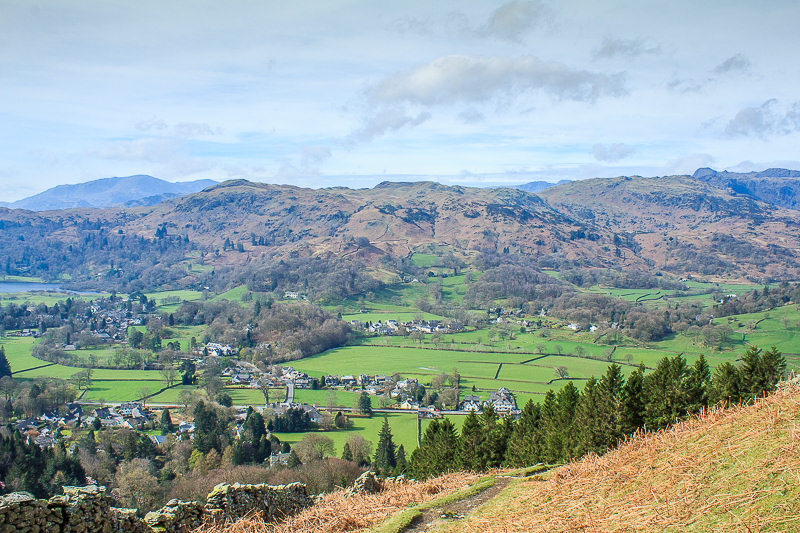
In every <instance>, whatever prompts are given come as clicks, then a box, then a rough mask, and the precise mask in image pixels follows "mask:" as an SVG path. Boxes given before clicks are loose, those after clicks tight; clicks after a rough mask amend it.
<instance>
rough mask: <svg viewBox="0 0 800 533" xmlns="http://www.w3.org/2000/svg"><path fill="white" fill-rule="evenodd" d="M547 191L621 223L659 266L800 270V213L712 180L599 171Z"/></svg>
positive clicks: (622, 231)
mask: <svg viewBox="0 0 800 533" xmlns="http://www.w3.org/2000/svg"><path fill="white" fill-rule="evenodd" d="M539 194H540V196H541V197H542V198H544V199H545V200H547V202H548V205H549V206H550V207H552V208H554V209H555V210H557V211H559V212H561V213H563V214H564V215H566V216H569V217H571V218H575V219H578V220H580V221H582V222H583V223H584V224H587V225H588V224H592V225H595V226H598V227H601V228H606V229H608V230H610V231H613V232H614V233H616V234H617V236H618V237H616V241H617V243H624V244H625V245H626V246H627V247H628V248H631V249H633V250H634V251H635V253H636V255H638V256H640V257H643V258H646V259H647V260H648V261H649V263H650V264H651V266H652V267H655V268H658V269H664V270H669V271H672V272H674V273H679V274H680V273H683V274H689V273H696V274H700V275H704V276H714V275H720V274H722V273H723V272H728V273H732V272H737V273H738V274H739V275H742V276H753V275H758V276H764V275H766V276H769V277H774V278H775V279H787V277H790V278H792V279H794V278H796V277H797V276H798V275H800V269H798V268H796V267H795V266H794V264H795V262H796V261H797V253H796V251H797V250H798V249H800V214H798V212H797V211H794V210H791V209H785V208H782V207H781V206H778V205H771V204H768V203H766V202H764V201H761V200H758V199H755V198H753V197H751V196H749V195H741V194H737V193H736V192H734V191H731V190H730V189H727V188H723V187H718V186H716V185H714V184H712V183H709V182H707V181H705V180H700V179H696V178H693V177H691V176H664V177H658V178H643V177H640V176H624V177H619V178H596V179H589V180H581V181H573V182H570V183H567V184H564V185H559V186H557V187H551V188H549V189H546V190H544V191H542V192H540V193H539ZM622 253H623V255H624V253H625V251H624V250H622Z"/></svg>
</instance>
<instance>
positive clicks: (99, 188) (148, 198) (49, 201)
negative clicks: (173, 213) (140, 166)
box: [0, 174, 217, 211]
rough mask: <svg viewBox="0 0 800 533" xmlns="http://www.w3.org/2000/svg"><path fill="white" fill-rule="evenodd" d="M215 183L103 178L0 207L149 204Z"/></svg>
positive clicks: (36, 208) (140, 177) (139, 177)
mask: <svg viewBox="0 0 800 533" xmlns="http://www.w3.org/2000/svg"><path fill="white" fill-rule="evenodd" d="M216 184H217V182H216V181H212V180H197V181H184V182H178V183H173V182H169V181H164V180H161V179H158V178H154V177H153V176H147V175H141V174H139V175H136V176H126V177H119V178H104V179H99V180H94V181H87V182H85V183H77V184H74V185H58V186H57V187H53V188H52V189H48V190H46V191H44V192H40V193H39V194H35V195H33V196H30V197H28V198H24V199H22V200H17V201H16V202H11V203H6V202H0V207H8V208H12V209H28V210H30V211H50V210H56V209H72V208H76V207H113V206H127V207H131V206H140V205H153V204H157V203H159V202H162V201H164V200H167V199H170V198H176V197H179V196H185V195H187V194H191V193H194V192H198V191H201V190H203V189H205V188H206V187H211V186H213V185H216Z"/></svg>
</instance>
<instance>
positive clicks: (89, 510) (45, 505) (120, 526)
mask: <svg viewBox="0 0 800 533" xmlns="http://www.w3.org/2000/svg"><path fill="white" fill-rule="evenodd" d="M312 503H313V498H311V497H310V496H309V495H308V492H307V491H306V486H305V485H303V484H301V483H292V484H290V485H280V486H277V487H275V486H271V485H266V484H260V485H240V484H239V483H235V484H233V485H228V484H220V485H217V486H216V487H214V490H213V491H211V494H209V495H208V498H207V502H206V504H205V505H203V504H201V503H198V502H183V501H180V500H171V501H170V502H169V503H167V505H165V506H164V507H162V508H161V509H159V510H158V511H153V512H150V513H147V515H146V516H145V517H144V519H141V518H139V517H137V516H136V510H135V509H119V508H116V507H112V506H111V500H110V498H109V497H108V496H107V495H106V491H105V488H104V487H97V486H92V485H89V486H86V487H64V495H63V496H54V497H52V498H50V499H49V500H37V499H36V498H34V497H33V496H32V495H30V494H28V493H26V492H16V493H13V494H7V495H5V496H0V533H45V532H46V533H152V532H154V531H158V532H164V533H173V532H174V533H183V532H187V531H191V530H193V529H195V528H197V527H198V526H200V525H202V524H204V523H224V522H226V521H235V520H236V519H238V518H241V517H244V516H246V515H253V514H257V515H261V516H262V517H264V519H266V520H272V519H275V518H277V517H281V516H286V515H291V514H294V513H296V512H298V511H299V510H301V509H303V508H305V507H307V506H309V505H311V504H312Z"/></svg>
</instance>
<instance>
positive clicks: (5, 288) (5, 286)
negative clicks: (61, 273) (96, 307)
mask: <svg viewBox="0 0 800 533" xmlns="http://www.w3.org/2000/svg"><path fill="white" fill-rule="evenodd" d="M33 291H47V292H71V293H74V294H99V293H96V292H83V291H70V290H68V289H62V288H61V285H60V284H58V283H38V282H32V281H0V294H14V293H17V292H33Z"/></svg>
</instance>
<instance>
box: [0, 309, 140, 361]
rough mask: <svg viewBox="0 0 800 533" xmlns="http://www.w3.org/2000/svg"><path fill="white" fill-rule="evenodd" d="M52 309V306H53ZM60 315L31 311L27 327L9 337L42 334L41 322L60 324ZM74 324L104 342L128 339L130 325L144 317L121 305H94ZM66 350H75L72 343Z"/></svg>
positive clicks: (135, 323) (26, 321) (75, 319)
mask: <svg viewBox="0 0 800 533" xmlns="http://www.w3.org/2000/svg"><path fill="white" fill-rule="evenodd" d="M51 309H52V308H51ZM60 321H61V319H60V317H58V316H57V315H55V314H52V313H31V315H30V316H29V317H26V318H25V320H24V322H25V325H26V326H27V327H23V328H21V329H19V330H16V331H11V332H9V333H8V336H9V337H34V338H38V337H40V336H41V330H40V329H39V324H42V323H44V324H49V325H52V324H56V325H58V324H60V323H61V322H60ZM72 323H73V324H77V325H79V326H80V329H82V330H88V332H89V333H90V334H91V335H92V336H93V337H95V339H97V340H98V341H100V342H102V343H110V342H123V341H125V340H126V339H127V332H128V327H130V326H138V325H141V324H142V318H141V317H138V316H135V315H134V314H133V313H131V312H130V311H127V310H125V309H124V308H122V307H120V306H115V307H114V308H110V309H109V308H106V307H103V306H100V305H92V306H90V307H89V312H88V313H86V314H85V315H83V314H82V315H80V316H77V317H75V318H73V319H72ZM62 349H65V350H74V349H75V346H74V345H72V344H68V345H64V346H62Z"/></svg>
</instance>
